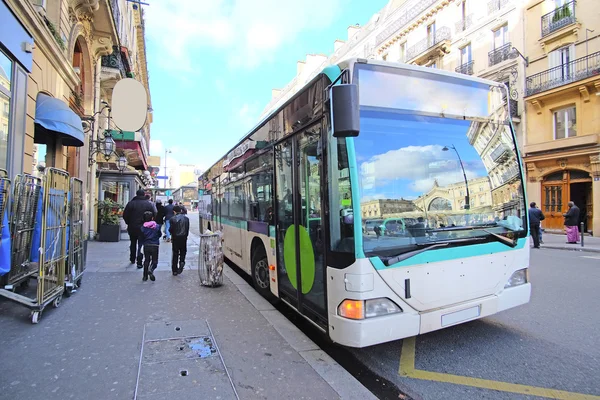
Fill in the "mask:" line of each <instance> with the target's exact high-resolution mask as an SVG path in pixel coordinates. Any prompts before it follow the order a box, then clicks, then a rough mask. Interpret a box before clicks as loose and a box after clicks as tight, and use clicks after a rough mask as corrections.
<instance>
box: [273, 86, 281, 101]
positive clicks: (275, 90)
mask: <svg viewBox="0 0 600 400" xmlns="http://www.w3.org/2000/svg"><path fill="white" fill-rule="evenodd" d="M279 95H281V89H271V100H275V99H276V98H278V97H279Z"/></svg>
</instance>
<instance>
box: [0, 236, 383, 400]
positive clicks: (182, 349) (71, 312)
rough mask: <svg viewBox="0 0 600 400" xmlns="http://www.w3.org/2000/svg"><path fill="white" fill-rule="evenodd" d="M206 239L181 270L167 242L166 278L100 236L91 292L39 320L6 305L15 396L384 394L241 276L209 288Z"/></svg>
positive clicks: (3, 341) (5, 354) (6, 369)
mask: <svg viewBox="0 0 600 400" xmlns="http://www.w3.org/2000/svg"><path fill="white" fill-rule="evenodd" d="M198 242H199V237H198V236H195V235H194V236H191V237H190V239H189V241H188V257H187V264H186V267H185V270H184V272H183V274H181V275H179V276H175V277H174V276H172V274H171V270H170V263H169V260H170V256H171V249H170V245H169V244H167V243H164V242H161V249H160V256H159V261H160V263H159V266H158V269H157V271H155V275H156V282H151V281H147V282H142V270H138V269H137V268H136V266H135V265H130V264H129V261H128V258H129V254H128V246H129V242H128V241H126V240H122V241H120V242H118V243H101V242H90V243H89V247H88V255H87V257H88V258H87V259H88V262H87V270H86V272H85V274H84V277H83V283H82V287H81V288H80V289H79V290H78V291H77V293H74V294H73V295H72V296H71V297H70V298H68V299H64V300H63V302H62V305H61V306H60V308H58V309H53V308H51V307H50V308H47V309H46V310H44V313H43V316H42V318H41V320H40V323H39V324H37V325H32V324H31V322H30V319H29V318H28V311H27V309H25V308H23V307H19V306H17V305H15V304H13V303H9V302H8V301H4V300H0V325H1V326H2V334H1V335H0V357H1V358H2V360H3V362H2V363H0V392H1V393H3V398H4V397H6V398H9V399H14V400H18V399H27V400H29V399H31V400H34V399H40V400H41V399H65V398H66V399H68V398H82V397H83V398H86V399H98V400H104V399H119V400H120V399H135V398H137V399H140V400H155V399H156V400H158V399H172V400H178V399H236V398H240V399H339V398H342V399H374V398H375V397H374V396H373V395H372V394H371V393H370V392H369V391H368V390H367V389H366V388H364V386H362V385H361V384H360V383H359V382H358V381H357V380H356V379H355V378H354V377H353V376H351V375H350V374H349V373H348V372H347V371H346V370H344V369H343V368H342V367H341V366H339V365H338V364H337V363H336V362H335V361H333V360H332V359H331V358H330V357H329V356H328V355H327V354H325V353H324V352H323V351H322V350H320V349H319V348H318V347H317V346H316V345H315V344H314V343H313V342H312V341H311V340H310V339H308V338H307V337H306V336H305V335H304V334H303V333H302V332H300V331H299V330H298V329H297V328H296V327H295V326H294V325H293V324H292V323H291V322H289V321H288V320H287V319H286V318H285V317H284V316H282V315H281V314H280V313H279V312H278V311H277V310H275V309H274V308H273V307H272V306H271V304H270V303H268V302H267V301H266V300H264V299H263V298H262V297H260V296H259V295H258V293H256V292H255V291H254V289H253V288H252V287H250V286H249V285H248V284H246V282H245V281H244V280H243V279H241V278H240V277H239V276H238V275H237V274H235V272H233V271H231V270H229V269H228V268H227V269H226V273H225V277H224V284H223V286H221V287H219V288H206V287H202V286H200V285H199V282H198V274H197V270H196V269H197V257H198V255H197V253H198ZM17 371H18V373H17Z"/></svg>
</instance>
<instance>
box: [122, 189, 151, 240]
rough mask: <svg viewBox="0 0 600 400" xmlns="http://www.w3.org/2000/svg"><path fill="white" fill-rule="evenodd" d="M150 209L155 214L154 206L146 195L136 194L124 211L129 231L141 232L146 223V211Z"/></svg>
mask: <svg viewBox="0 0 600 400" xmlns="http://www.w3.org/2000/svg"><path fill="white" fill-rule="evenodd" d="M146 211H150V212H151V213H152V215H153V216H154V215H155V213H154V207H153V206H152V204H151V203H150V202H149V201H148V200H146V197H145V196H135V197H134V198H133V199H131V201H130V202H129V203H127V205H126V206H125V210H124V211H123V220H124V221H125V223H126V224H127V231H128V232H130V233H132V232H133V233H139V232H140V230H141V228H142V225H143V224H144V213H145V212H146Z"/></svg>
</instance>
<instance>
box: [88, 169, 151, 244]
mask: <svg viewBox="0 0 600 400" xmlns="http://www.w3.org/2000/svg"><path fill="white" fill-rule="evenodd" d="M144 187H145V185H144V183H143V182H142V180H141V178H140V175H139V174H138V172H137V171H130V172H123V173H119V172H116V173H115V172H112V171H110V172H107V171H101V172H100V174H99V177H98V201H104V200H107V199H110V200H112V201H114V202H116V203H118V204H119V205H120V206H121V207H123V208H125V206H126V205H127V203H128V202H129V201H130V200H131V199H133V198H134V197H135V192H136V191H137V190H138V189H140V188H142V189H143V188H144ZM126 230H127V226H126V225H125V223H124V222H123V220H121V231H123V232H124V231H126Z"/></svg>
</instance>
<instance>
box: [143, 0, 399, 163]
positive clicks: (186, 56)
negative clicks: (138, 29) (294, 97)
mask: <svg viewBox="0 0 600 400" xmlns="http://www.w3.org/2000/svg"><path fill="white" fill-rule="evenodd" d="M149 3H150V6H146V7H145V8H144V9H145V16H146V45H147V53H148V56H147V60H148V69H149V76H150V91H151V92H150V93H151V96H152V107H153V109H154V113H153V123H152V126H151V136H152V140H151V145H150V146H151V154H152V155H157V156H160V157H161V158H164V156H165V149H169V150H171V153H170V154H169V162H171V161H177V162H178V163H180V164H196V165H199V166H201V167H203V168H207V167H209V166H210V165H212V164H213V163H214V162H216V161H217V160H218V159H219V158H220V157H221V156H223V155H224V154H225V152H227V151H228V150H229V149H230V148H231V147H233V146H234V145H235V143H236V142H237V141H238V140H239V139H240V138H241V137H242V136H243V135H244V134H245V133H247V131H248V130H249V129H251V128H252V127H253V126H254V125H255V124H256V123H257V122H258V119H259V117H260V114H261V112H262V110H263V109H264V107H265V106H266V105H267V103H268V102H269V101H270V100H271V89H273V88H281V87H283V86H285V85H286V84H287V83H288V82H289V81H290V80H291V79H293V77H294V76H295V73H296V62H297V61H298V60H304V59H305V57H306V54H307V53H314V54H318V53H324V54H330V53H331V52H333V42H334V40H335V39H338V38H339V39H343V40H345V39H346V37H347V27H348V26H349V25H354V24H356V23H360V24H361V25H363V24H365V23H366V22H367V21H368V20H369V19H370V18H371V16H372V15H373V14H374V13H376V12H378V11H379V10H380V9H381V8H382V7H383V6H385V4H386V3H387V1H386V0H369V1H365V0H303V1H291V0H151V1H149ZM163 163H164V161H163Z"/></svg>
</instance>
